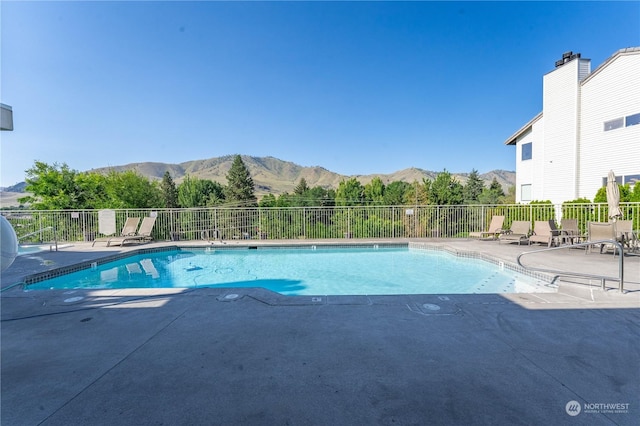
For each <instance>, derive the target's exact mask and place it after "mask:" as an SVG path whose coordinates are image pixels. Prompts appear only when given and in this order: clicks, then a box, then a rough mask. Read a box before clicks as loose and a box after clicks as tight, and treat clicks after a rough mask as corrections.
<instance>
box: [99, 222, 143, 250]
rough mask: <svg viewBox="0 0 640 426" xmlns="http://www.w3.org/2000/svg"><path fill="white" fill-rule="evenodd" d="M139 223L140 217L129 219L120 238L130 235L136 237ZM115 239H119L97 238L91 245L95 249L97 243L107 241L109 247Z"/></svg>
mask: <svg viewBox="0 0 640 426" xmlns="http://www.w3.org/2000/svg"><path fill="white" fill-rule="evenodd" d="M139 223H140V218H139V217H128V218H127V220H126V222H125V223H124V226H123V227H122V232H120V236H121V237H127V236H129V235H136V229H138V224H139ZM113 238H117V237H114V236H113V235H112V236H110V237H100V238H96V239H95V240H93V244H91V247H93V246H94V245H95V244H96V243H97V242H100V241H105V242H106V243H107V246H108V245H109V241H110V240H111V239H113Z"/></svg>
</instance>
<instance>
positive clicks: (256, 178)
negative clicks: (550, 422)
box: [2, 155, 516, 207]
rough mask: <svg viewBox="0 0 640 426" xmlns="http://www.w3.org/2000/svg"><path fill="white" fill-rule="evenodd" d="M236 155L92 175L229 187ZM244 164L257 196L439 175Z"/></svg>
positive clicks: (505, 176) (498, 175)
mask: <svg viewBox="0 0 640 426" xmlns="http://www.w3.org/2000/svg"><path fill="white" fill-rule="evenodd" d="M234 157H235V156H233V155H227V156H223V157H214V158H209V159H205V160H193V161H186V162H184V163H179V164H170V163H155V162H144V163H130V164H125V165H122V166H111V167H103V168H99V169H92V170H90V171H91V172H98V173H107V172H109V171H116V172H122V171H127V170H134V171H136V172H137V173H139V174H140V175H142V176H145V177H147V178H150V179H157V180H159V179H162V176H163V175H164V173H165V172H166V171H169V173H170V174H171V177H172V178H173V180H174V181H175V182H176V183H180V182H181V181H182V180H183V179H184V178H185V177H186V176H187V175H188V176H191V177H196V178H199V179H210V180H213V181H216V182H219V183H221V184H223V185H226V183H227V178H226V175H227V173H228V172H229V169H230V168H231V164H232V163H233V159H234ZM242 161H243V162H244V164H245V165H246V166H247V169H248V170H249V173H250V174H251V177H252V179H253V182H254V184H255V189H256V190H255V193H256V195H257V196H258V197H261V196H262V195H265V194H268V193H271V194H274V195H279V194H282V193H284V192H293V189H294V188H295V186H296V185H297V184H298V182H300V179H302V178H304V179H305V180H306V182H307V185H308V186H309V187H314V186H321V187H323V188H334V189H335V188H337V187H338V184H339V183H340V181H341V180H345V179H349V178H352V177H355V178H356V179H358V181H360V182H361V183H362V184H363V185H365V184H367V183H369V182H370V181H371V180H372V179H373V178H374V177H376V176H378V177H379V178H380V179H382V181H383V182H384V183H385V184H388V183H390V182H394V181H404V182H409V183H411V182H414V181H418V182H422V179H423V178H424V179H430V180H433V179H435V178H436V176H437V175H438V173H439V172H433V171H428V170H423V169H420V168H416V167H410V168H407V169H403V170H399V171H397V172H394V173H389V174H379V173H377V174H369V175H351V176H346V175H341V174H338V173H335V172H332V171H330V170H327V169H325V168H324V167H320V166H311V167H304V166H300V165H298V164H295V163H292V162H290V161H284V160H280V159H278V158H274V157H252V156H248V155H243V156H242ZM451 174H452V176H454V177H455V178H456V179H457V180H458V181H459V182H460V183H462V184H464V183H465V182H466V180H467V178H468V176H469V173H451ZM515 177H516V174H515V172H512V171H507V170H493V171H490V172H487V173H483V174H481V175H480V178H481V179H482V180H484V181H485V184H486V185H489V183H490V182H491V181H492V180H493V179H494V178H495V179H496V180H497V181H498V183H500V184H501V185H502V187H503V188H504V190H505V192H506V191H507V189H508V187H509V186H513V185H515V180H516V179H515ZM2 191H3V194H2V206H3V207H7V206H9V205H10V204H7V202H6V200H8V199H9V193H12V192H17V193H20V192H23V191H24V182H21V183H19V184H16V185H14V186H12V187H8V188H3V189H2Z"/></svg>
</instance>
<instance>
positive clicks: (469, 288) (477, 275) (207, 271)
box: [27, 246, 554, 295]
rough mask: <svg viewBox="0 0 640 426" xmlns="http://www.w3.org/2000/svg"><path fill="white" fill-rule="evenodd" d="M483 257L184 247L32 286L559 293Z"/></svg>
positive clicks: (319, 292)
mask: <svg viewBox="0 0 640 426" xmlns="http://www.w3.org/2000/svg"><path fill="white" fill-rule="evenodd" d="M547 284H548V283H546V282H544V281H542V280H538V279H534V278H532V277H528V276H525V275H522V274H519V273H516V272H514V271H510V270H507V269H505V268H501V267H500V265H494V264H491V263H488V262H485V261H483V260H479V259H469V258H460V257H456V256H454V255H451V254H449V253H447V252H443V251H433V250H419V249H412V248H408V247H403V248H385V247H378V246H374V247H372V248H316V246H312V247H306V248H295V249H291V248H279V249H274V248H271V249H270V248H261V249H259V250H257V249H256V250H249V249H244V250H216V249H212V248H207V249H179V250H171V251H162V252H154V253H147V254H138V255H134V256H131V257H127V258H124V259H120V260H117V261H114V262H109V263H106V264H103V265H100V266H96V267H94V268H91V269H85V270H82V271H78V272H74V273H71V274H67V275H63V276H59V277H56V278H52V279H49V280H46V281H41V282H38V283H34V284H30V285H28V286H27V289H28V290H37V289H116V288H199V287H264V288H267V289H269V290H272V291H275V292H278V293H280V294H284V295H392V294H470V293H519V292H549V291H554V290H553V289H552V288H550V287H549V286H548V285H547Z"/></svg>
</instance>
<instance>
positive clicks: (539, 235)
mask: <svg viewBox="0 0 640 426" xmlns="http://www.w3.org/2000/svg"><path fill="white" fill-rule="evenodd" d="M559 235H560V230H559V229H558V228H556V223H555V222H554V221H553V220H536V221H535V222H534V224H533V234H532V235H531V236H530V237H529V245H531V243H545V244H547V247H551V246H552V245H554V243H555V244H557V243H558V236H559Z"/></svg>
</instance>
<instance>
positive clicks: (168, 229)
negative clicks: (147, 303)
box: [1, 203, 640, 243]
mask: <svg viewBox="0 0 640 426" xmlns="http://www.w3.org/2000/svg"><path fill="white" fill-rule="evenodd" d="M621 210H622V211H623V214H624V218H625V219H630V220H633V229H640V203H622V204H621ZM114 211H115V216H116V229H118V230H120V229H122V226H123V225H124V222H125V220H126V219H127V217H145V216H155V217H156V223H155V226H154V229H153V238H154V239H155V240H160V241H162V240H199V239H225V240H230V239H270V240H282V239H301V238H313V239H330V238H331V239H333V238H425V237H447V238H465V237H467V236H468V234H469V232H473V231H483V230H486V229H487V228H488V226H489V222H490V221H491V217H492V216H494V215H504V216H505V223H504V227H505V228H508V227H509V226H510V225H511V222H512V221H514V220H530V221H531V222H532V224H533V221H535V220H556V221H557V223H558V224H559V223H560V219H561V218H571V219H573V218H575V219H577V220H578V226H579V227H580V229H581V230H582V231H583V232H584V231H586V229H587V224H588V222H592V221H596V222H606V221H607V220H608V217H607V213H608V206H607V204H605V203H589V204H562V205H551V204H522V205H521V204H505V205H461V206H357V207H287V208H279V207H269V208H223V207H212V208H200V209H119V210H114ZM1 213H2V215H4V216H5V217H6V218H7V219H8V220H9V222H10V223H11V224H12V225H13V228H14V229H15V230H16V233H17V235H18V239H19V241H20V243H35V242H52V241H54V240H57V241H60V242H73V241H93V239H95V238H96V237H99V236H101V234H100V229H99V221H98V210H73V211H72V210H55V211H52V210H4V211H2V212H1Z"/></svg>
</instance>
